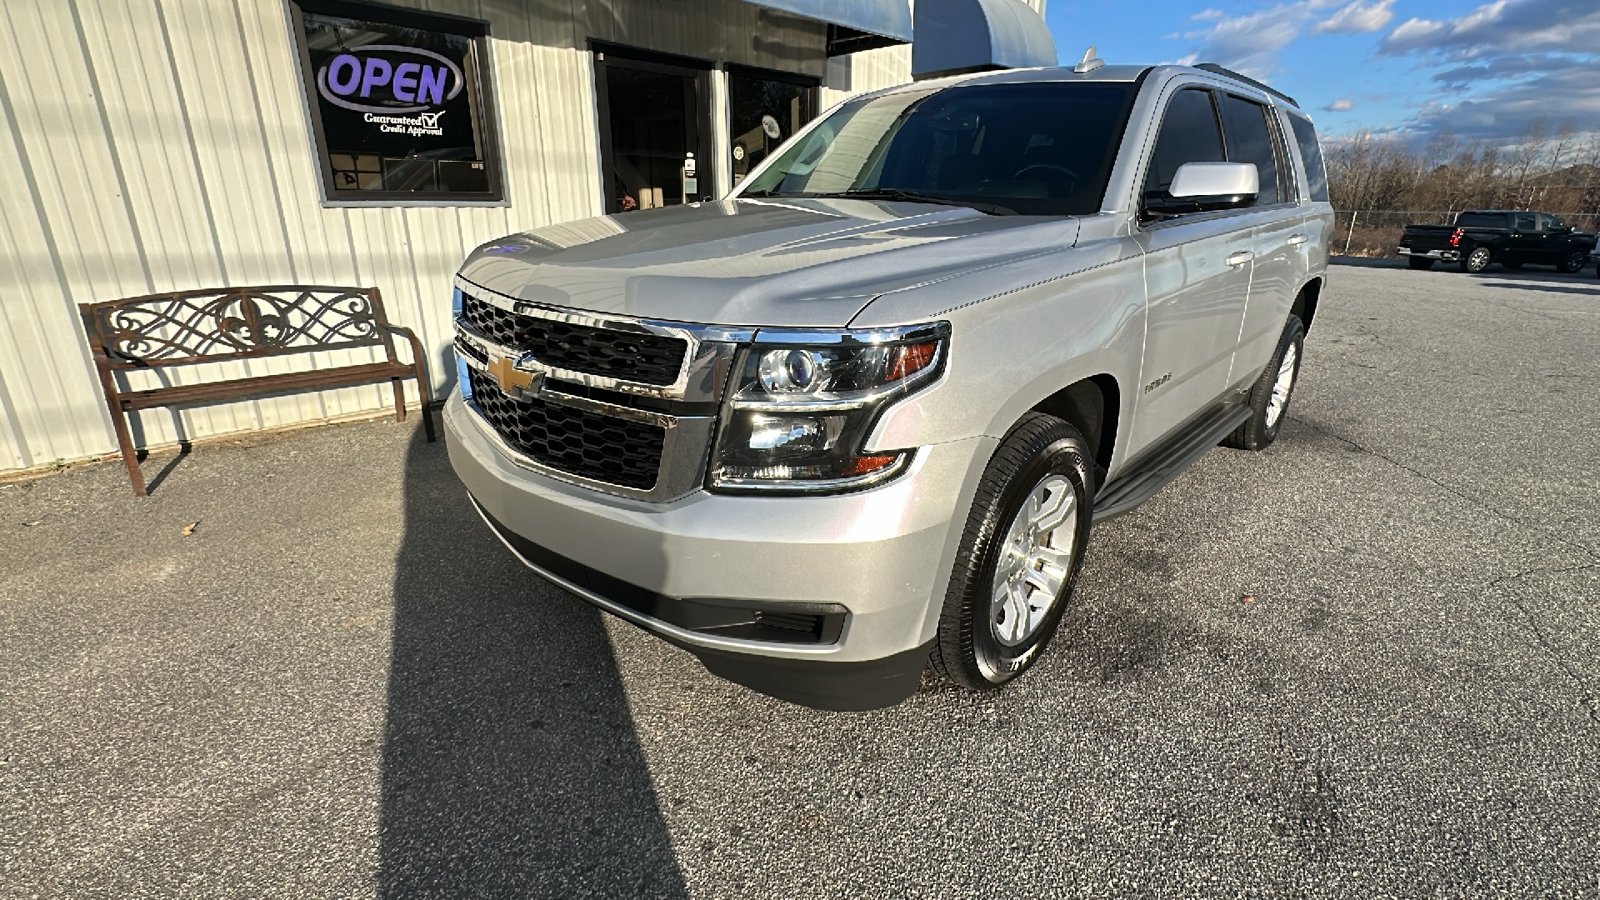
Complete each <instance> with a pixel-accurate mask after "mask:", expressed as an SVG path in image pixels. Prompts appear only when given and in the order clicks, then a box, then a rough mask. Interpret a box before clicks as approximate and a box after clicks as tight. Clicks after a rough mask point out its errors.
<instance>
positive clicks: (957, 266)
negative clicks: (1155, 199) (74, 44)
mask: <svg viewBox="0 0 1600 900" xmlns="http://www.w3.org/2000/svg"><path fill="white" fill-rule="evenodd" d="M1077 233H1078V223H1077V220H1075V219H1061V218H1041V217H1032V216H990V215H985V214H983V213H980V212H977V211H976V210H972V209H968V208H966V207H958V206H933V205H930V204H926V203H891V202H881V201H867V200H802V199H795V200H764V199H763V200H741V199H735V200H723V201H719V202H716V203H703V204H691V205H687V206H673V207H666V208H663V209H652V210H644V211H640V212H631V213H622V214H619V215H611V216H599V217H596V218H593V219H583V220H580V221H577V222H568V223H566V224H563V225H551V226H549V227H546V228H539V229H535V230H533V231H528V232H523V233H521V234H515V235H511V236H509V237H506V238H502V239H500V240H497V241H494V242H493V243H489V244H485V245H483V246H481V247H479V248H477V249H476V250H474V251H473V252H472V255H471V256H469V257H467V261H466V262H465V263H464V264H463V265H462V267H461V273H460V274H461V277H462V278H463V279H465V280H466V281H468V282H470V283H472V284H476V285H479V286H481V287H484V288H487V289H489V290H491V291H494V292H495V293H498V294H503V295H505V296H507V297H512V298H515V299H518V300H525V301H528V302H530V303H538V304H542V305H546V306H557V307H566V308H570V309H581V310H585V311H589V312H597V313H611V314H617V315H623V316H632V317H637V318H645V319H659V320H666V321H676V322H700V323H706V324H716V325H732V326H761V325H768V326H785V325H786V326H809V327H842V326H844V325H847V324H849V322H850V320H851V318H853V317H854V316H855V315H856V313H857V312H859V311H860V310H861V308H862V307H864V306H865V305H866V304H867V303H869V302H871V301H872V299H873V298H874V297H876V296H877V295H879V294H882V293H884V292H887V291H893V290H902V289H905V288H907V287H912V286H915V285H917V284H921V283H925V282H929V281H938V280H942V279H945V278H949V277H952V276H954V275H959V274H961V273H962V272H968V271H971V270H973V269H975V268H981V267H985V266H991V265H997V264H1001V263H1004V262H1006V261H1008V260H1012V259H1020V258H1023V257H1027V256H1032V255H1035V254H1038V253H1041V252H1046V251H1050V250H1059V249H1063V248H1065V247H1070V246H1071V245H1072V244H1073V242H1074V241H1075V240H1076V238H1077Z"/></svg>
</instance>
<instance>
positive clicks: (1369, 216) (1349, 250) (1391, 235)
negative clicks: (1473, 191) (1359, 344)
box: [1328, 209, 1600, 256]
mask: <svg viewBox="0 0 1600 900" xmlns="http://www.w3.org/2000/svg"><path fill="white" fill-rule="evenodd" d="M1459 212H1460V211H1459V210H1456V211H1450V212H1440V211H1437V210H1395V209H1379V210H1372V209H1363V210H1343V211H1340V212H1336V213H1334V228H1333V241H1332V244H1331V246H1330V247H1329V248H1328V249H1329V250H1331V251H1332V252H1333V253H1334V254H1335V255H1337V256H1394V255H1395V252H1394V251H1395V248H1396V247H1398V246H1400V233H1401V232H1402V231H1404V230H1405V227H1406V226H1407V225H1449V224H1451V223H1453V222H1455V220H1456V216H1457V215H1458V214H1459ZM1540 212H1544V210H1540ZM1552 215H1554V216H1555V217H1556V218H1558V219H1560V220H1561V221H1562V222H1563V223H1564V224H1567V225H1571V226H1572V227H1573V228H1579V229H1582V230H1584V231H1589V232H1593V231H1596V230H1600V213H1592V212H1589V213H1575V212H1565V213H1564V212H1557V213H1552Z"/></svg>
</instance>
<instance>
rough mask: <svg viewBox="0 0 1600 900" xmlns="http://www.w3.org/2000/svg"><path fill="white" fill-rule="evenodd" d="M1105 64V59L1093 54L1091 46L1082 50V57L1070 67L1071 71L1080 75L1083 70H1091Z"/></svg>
mask: <svg viewBox="0 0 1600 900" xmlns="http://www.w3.org/2000/svg"><path fill="white" fill-rule="evenodd" d="M1105 64H1106V61H1105V60H1103V59H1101V58H1100V57H1098V56H1095V55H1094V47H1093V46H1091V47H1090V48H1089V49H1087V50H1085V51H1083V59H1080V60H1078V64H1077V65H1075V66H1073V67H1072V71H1074V72H1077V73H1078V74H1079V75H1082V74H1084V73H1085V72H1093V71H1094V70H1095V69H1098V68H1100V67H1101V66H1103V65H1105Z"/></svg>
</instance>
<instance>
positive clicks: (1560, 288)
mask: <svg viewBox="0 0 1600 900" xmlns="http://www.w3.org/2000/svg"><path fill="white" fill-rule="evenodd" d="M1483 286H1484V287H1492V288H1513V289H1515V290H1519V291H1543V292H1544V293H1546V294H1588V295H1589V296H1591V297H1595V296H1600V284H1593V283H1591V284H1587V285H1580V284H1531V283H1529V282H1526V281H1485V282H1483Z"/></svg>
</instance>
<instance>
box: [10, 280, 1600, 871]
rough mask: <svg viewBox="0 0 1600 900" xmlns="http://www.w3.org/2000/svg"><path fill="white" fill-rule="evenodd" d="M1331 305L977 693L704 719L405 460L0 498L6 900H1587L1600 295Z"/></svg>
mask: <svg viewBox="0 0 1600 900" xmlns="http://www.w3.org/2000/svg"><path fill="white" fill-rule="evenodd" d="M1331 280H1332V285H1331V287H1330V289H1329V292H1328V294H1327V295H1326V297H1325V299H1324V301H1323V309H1322V310H1321V312H1320V313H1319V315H1318V318H1317V320H1316V325H1315V327H1314V328H1313V329H1312V331H1311V335H1310V340H1309V342H1308V345H1307V360H1306V365H1305V368H1304V370H1303V373H1302V381H1301V384H1300V386H1299V388H1298V392H1297V396H1296V399H1295V404H1294V407H1293V408H1292V410H1291V419H1290V421H1289V422H1288V423H1287V425H1286V427H1285V429H1284V431H1283V433H1282V435H1281V437H1280V438H1279V441H1278V443H1277V444H1275V445H1274V446H1273V447H1272V448H1270V449H1269V450H1267V451H1266V452H1264V453H1261V454H1246V453H1239V452H1233V451H1227V450H1217V451H1214V452H1212V453H1210V454H1208V455H1207V456H1206V457H1205V458H1204V459H1202V460H1201V461H1200V463H1199V464H1198V465H1196V466H1195V467H1194V469H1193V470H1191V471H1190V472H1189V473H1188V474H1186V475H1185V476H1184V477H1183V478H1181V479H1180V480H1179V481H1178V482H1176V483H1174V484H1173V485H1171V486H1170V487H1168V488H1167V489H1166V490H1165V491H1163V492H1162V493H1161V494H1160V495H1158V496H1157V497H1156V498H1155V499H1154V500H1153V501H1151V502H1150V503H1149V504H1147V505H1146V506H1144V507H1142V508H1141V509H1140V510H1138V511H1137V512H1135V513H1133V514H1131V515H1129V516H1126V517H1124V518H1121V519H1117V520H1114V521H1112V522H1108V523H1103V525H1102V526H1101V527H1099V528H1097V529H1096V530H1095V534H1094V537H1093V540H1092V543H1091V548H1090V554H1089V558H1088V561H1087V563H1086V565H1085V568H1084V572H1083V576H1082V580H1081V582H1080V584H1079V589H1078V594H1077V598H1076V603H1075V605H1074V606H1073V608H1072V609H1071V611H1070V612H1069V613H1068V616H1067V618H1066V620H1065V622H1064V624H1063V626H1062V632H1061V635H1060V637H1059V638H1058V640H1057V641H1056V643H1055V644H1054V645H1053V646H1052V647H1051V649H1050V650H1049V651H1048V652H1047V654H1046V655H1045V656H1044V658H1043V659H1042V660H1041V662H1040V664H1039V665H1038V666H1037V667H1036V668H1035V669H1034V671H1033V672H1032V673H1030V674H1029V675H1028V676H1027V677H1026V678H1025V679H1023V680H1022V681H1021V682H1019V683H1017V684H1015V685H1014V686H1012V687H1009V688H1007V689H1006V690H1005V691H1003V692H1000V693H999V694H996V695H988V696H974V695H970V694H967V693H963V692H960V691H957V690H953V689H949V688H943V687H939V686H936V685H931V684H930V685H927V686H925V689H924V691H923V692H922V693H920V694H918V695H917V696H916V697H914V698H912V699H911V700H910V701H908V702H906V703H905V704H903V705H901V706H899V707H896V708H894V709H889V710H883V711H879V712H874V713H867V714H829V713H819V712H814V711H810V710H806V709H801V708H798V707H793V706H789V705H785V704H783V703H780V702H777V701H773V700H770V699H768V698H765V697H762V696H760V695H757V694H752V693H750V692H747V691H744V690H742V689H739V688H737V687H734V686H732V685H729V684H727V683H724V682H720V681H718V680H717V679H715V678H713V677H711V676H710V675H708V674H706V673H705V671H704V670H703V669H701V668H700V666H699V665H698V663H696V662H695V661H694V660H693V658H692V657H690V656H689V655H687V654H686V653H684V652H682V651H680V650H677V649H675V648H672V647H670V646H668V645H666V644H664V643H662V642H660V641H657V640H654V639H653V638H651V637H649V636H647V635H645V634H644V633H642V632H640V631H637V630H636V629H634V628H632V627H631V626H627V625H625V624H621V623H619V622H616V621H614V620H609V619H607V618H606V617H603V616H601V615H600V614H598V613H596V612H595V611H594V610H593V609H591V608H590V607H588V606H587V605H586V604H584V603H583V602H581V601H579V600H577V599H575V598H573V597H571V596H568V595H566V594H564V593H562V592H561V591H558V590H555V589H553V588H551V587H548V586H546V585H544V584H543V583H541V582H539V581H538V580H537V579H534V578H532V577H530V576H529V575H528V574H527V573H526V572H525V571H524V570H522V569H521V568H519V566H518V565H517V564H516V563H514V562H513V561H512V560H511V559H510V558H508V555H507V554H506V553H505V552H504V550H503V548H502V547H501V546H500V545H499V543H498V542H497V541H495V540H494V539H493V538H492V537H491V536H490V535H489V534H488V532H487V531H486V530H485V528H484V527H483V526H482V524H481V523H480V522H479V521H478V520H477V519H476V517H475V515H474V514H473V513H472V512H471V510H470V508H469V507H468V505H467V503H466V501H465V498H464V496H463V495H462V492H461V491H460V489H459V487H458V486H457V484H456V483H455V481H454V478H453V476H452V474H451V473H450V471H449V466H448V464H447V462H446V460H445V454H444V451H443V447H442V445H429V444H426V443H423V442H422V441H421V440H420V438H419V436H418V435H417V434H416V432H415V430H414V429H413V428H412V427H411V426H404V427H402V426H397V425H394V424H391V423H383V422H374V423H368V424H361V425H346V426H336V427H327V428H319V429H313V430H308V431H304V432H299V433H295V434H292V435H284V436H278V437H256V438H250V439H247V440H244V441H239V442H221V443H215V444H210V445H203V446H201V447H200V448H198V449H197V450H196V451H195V452H194V453H192V454H190V455H188V456H187V457H183V458H182V459H178V460H176V464H175V465H171V466H170V471H169V472H168V474H167V476H166V478H165V481H164V482H163V483H162V484H161V485H160V486H159V488H158V490H157V492H156V494H155V496H154V497H152V498H151V499H149V500H145V501H136V500H135V499H134V498H133V497H132V496H131V492H130V491H129V490H128V488H127V484H126V481H125V478H124V475H123V473H122V470H121V467H120V466H119V465H116V464H109V465H97V466H78V467H74V468H73V469H72V470H71V471H68V472H66V473H64V474H61V475H56V476H52V477H47V478H41V479H38V480H34V481H30V482H25V483H20V484H12V485H6V486H0V823H3V825H0V895H3V896H5V897H33V896H41V897H44V896H74V897H118V898H123V897H142V896H174V895H185V896H197V897H235V896H237V897H262V896H308V897H347V896H370V895H373V894H379V895H383V896H397V897H398V896H407V897H409V896H439V897H464V896H548V897H562V898H566V897H579V896H597V897H628V896H652V897H655V896H660V897H758V898H765V897H786V898H800V897H904V896H919V897H920V896H940V897H989V896H1000V895H1004V894H1019V895H1023V896H1090V897H1107V896H1127V895H1150V896H1214V895H1230V896H1274V897H1276V896H1317V897H1362V898H1365V897H1375V896H1407V897H1410V896H1429V897H1432V896H1447V897H1453V896H1485V895H1503V896H1532V895H1540V894H1544V895H1551V896H1590V897H1593V896H1600V849H1597V848H1600V661H1597V659H1600V657H1597V653H1596V650H1597V648H1600V639H1597V637H1596V634H1597V628H1600V474H1597V471H1596V469H1597V466H1596V463H1597V462H1600V453H1597V450H1596V447H1597V446H1600V405H1597V404H1596V402H1595V397H1596V389H1595V385H1596V384H1597V383H1600V362H1597V355H1596V352H1595V347H1596V343H1597V339H1600V284H1597V283H1596V282H1595V281H1594V280H1593V279H1592V278H1578V277H1558V276H1555V275H1549V274H1539V273H1535V272H1524V273H1516V274H1515V276H1513V273H1510V272H1498V271H1496V272H1491V273H1489V274H1487V275H1484V276H1466V275H1461V274H1458V273H1455V272H1445V271H1439V272H1411V271H1409V270H1403V269H1395V268H1393V267H1391V266H1386V265H1382V264H1378V265H1370V266H1350V265H1347V266H1340V267H1338V268H1336V269H1335V270H1334V271H1333V273H1332V279H1331ZM170 462H173V458H158V459H155V460H152V461H150V462H149V463H148V464H147V466H148V467H149V469H150V471H152V472H153V471H155V470H156V469H159V468H162V467H165V466H166V465H167V464H168V463H170ZM196 523H198V524H196ZM188 526H193V528H192V529H191V532H192V533H189V534H187V535H186V534H185V529H186V527H188Z"/></svg>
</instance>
